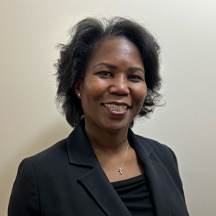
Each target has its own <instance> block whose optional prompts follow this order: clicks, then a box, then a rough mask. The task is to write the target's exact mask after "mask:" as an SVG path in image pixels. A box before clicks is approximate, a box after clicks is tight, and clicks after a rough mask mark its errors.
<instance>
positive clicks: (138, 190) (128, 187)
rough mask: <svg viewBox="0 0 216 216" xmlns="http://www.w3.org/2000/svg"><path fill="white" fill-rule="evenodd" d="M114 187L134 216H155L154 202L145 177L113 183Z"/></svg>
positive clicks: (140, 176)
mask: <svg viewBox="0 0 216 216" xmlns="http://www.w3.org/2000/svg"><path fill="white" fill-rule="evenodd" d="M112 185H113V187H114V188H115V190H116V192H117V193H118V195H119V196H120V198H121V200H122V201H123V203H124V204H125V205H126V207H127V209H128V210H129V211H130V213H131V215H133V216H140V215H145V216H154V213H153V212H154V211H153V202H152V200H151V197H150V191H149V188H148V186H147V182H146V178H145V175H144V174H143V175H139V176H136V177H134V178H130V179H126V180H123V181H117V182H112Z"/></svg>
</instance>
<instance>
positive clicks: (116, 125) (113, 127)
mask: <svg viewBox="0 0 216 216" xmlns="http://www.w3.org/2000/svg"><path fill="white" fill-rule="evenodd" d="M104 128H105V130H108V131H113V132H117V131H121V130H124V129H128V128H129V123H128V124H125V123H123V122H111V123H110V124H106V125H105V127H104Z"/></svg>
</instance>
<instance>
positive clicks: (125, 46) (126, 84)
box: [75, 37, 147, 132]
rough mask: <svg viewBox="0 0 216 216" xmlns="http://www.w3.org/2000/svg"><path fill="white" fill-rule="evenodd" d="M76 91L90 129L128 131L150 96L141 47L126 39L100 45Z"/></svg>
mask: <svg viewBox="0 0 216 216" xmlns="http://www.w3.org/2000/svg"><path fill="white" fill-rule="evenodd" d="M75 91H76V93H77V94H78V93H80V94H81V96H80V99H81V104H82V108H83V111H84V115H85V125H86V129H87V128H88V129H91V130H92V129H96V131H97V129H99V130H100V129H103V130H109V131H113V132H114V131H119V130H124V129H126V130H127V129H128V126H129V123H130V122H131V121H132V120H133V119H134V118H135V117H136V116H137V114H138V113H139V112H140V110H141V108H142V105H143V102H144V100H145V97H146V94H147V87H146V83H145V71H144V65H143V61H142V58H141V54H140V52H139V50H138V48H137V47H136V46H135V45H134V44H133V43H132V42H131V41H129V40H127V39H125V38H123V37H114V38H108V39H105V40H103V41H99V42H97V43H96V45H95V47H94V51H93V54H92V56H91V58H90V60H89V62H88V64H87V67H86V72H85V78H84V80H81V81H79V82H78V83H77V84H76V90H75Z"/></svg>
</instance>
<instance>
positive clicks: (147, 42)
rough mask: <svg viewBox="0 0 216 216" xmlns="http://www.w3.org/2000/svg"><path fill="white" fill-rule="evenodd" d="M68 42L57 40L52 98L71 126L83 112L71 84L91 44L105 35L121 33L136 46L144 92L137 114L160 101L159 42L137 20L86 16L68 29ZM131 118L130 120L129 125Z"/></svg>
mask: <svg viewBox="0 0 216 216" xmlns="http://www.w3.org/2000/svg"><path fill="white" fill-rule="evenodd" d="M69 33H70V36H71V40H70V41H69V42H68V44H66V45H64V44H60V45H59V46H58V48H60V58H59V59H58V61H57V63H56V64H55V67H56V69H57V73H56V75H57V83H58V90H57V96H56V102H57V103H58V105H60V104H61V108H62V113H63V114H65V116H66V120H67V121H68V123H69V124H70V125H71V126H72V127H76V125H77V124H78V123H79V122H80V121H81V119H82V118H83V116H84V113H83V109H82V106H81V101H80V99H79V98H78V97H77V95H76V94H75V91H74V89H75V84H76V82H77V81H78V80H80V79H83V78H84V76H85V69H86V65H87V63H88V60H89V59H90V57H91V55H92V51H93V48H94V45H95V43H96V42H97V41H100V40H102V39H104V38H108V37H125V38H127V39H128V40H130V41H131V42H133V43H134V44H135V45H136V46H137V47H138V49H139V51H140V53H141V56H142V59H143V63H144V68H145V80H146V85H147V89H148V91H147V96H146V99H145V101H144V103H143V108H142V109H141V111H140V113H139V114H138V117H142V116H147V115H148V114H149V113H151V112H152V111H153V109H154V108H155V106H156V105H157V104H158V103H159V101H160V94H159V93H158V90H159V89H160V87H161V77H160V74H159V50H160V49H159V45H158V43H157V41H156V40H155V38H154V37H153V36H152V35H151V34H150V33H149V32H148V31H147V30H146V29H145V28H144V27H143V26H141V25H139V24H138V23H137V22H135V21H132V20H129V19H125V18H121V17H114V18H112V19H110V20H107V19H103V20H99V19H95V18H87V19H84V20H82V21H80V22H79V23H78V24H76V25H75V26H74V27H73V28H72V29H71V31H70V32H69ZM133 123H134V121H132V122H131V123H130V127H132V126H133Z"/></svg>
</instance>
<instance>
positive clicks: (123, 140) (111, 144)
mask: <svg viewBox="0 0 216 216" xmlns="http://www.w3.org/2000/svg"><path fill="white" fill-rule="evenodd" d="M85 130H86V133H87V136H88V138H89V141H90V143H91V145H92V146H93V147H94V148H96V149H98V150H100V151H103V152H114V151H115V152H116V151H117V152H121V151H122V149H125V146H127V144H128V141H127V134H128V128H125V129H124V130H120V131H117V132H116V131H115V132H113V131H104V130H100V128H92V127H88V125H87V124H86V125H85Z"/></svg>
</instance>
